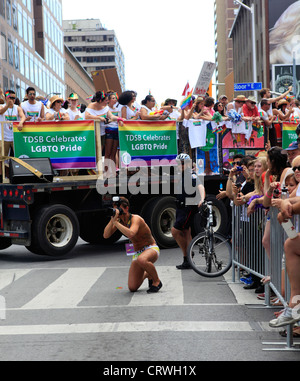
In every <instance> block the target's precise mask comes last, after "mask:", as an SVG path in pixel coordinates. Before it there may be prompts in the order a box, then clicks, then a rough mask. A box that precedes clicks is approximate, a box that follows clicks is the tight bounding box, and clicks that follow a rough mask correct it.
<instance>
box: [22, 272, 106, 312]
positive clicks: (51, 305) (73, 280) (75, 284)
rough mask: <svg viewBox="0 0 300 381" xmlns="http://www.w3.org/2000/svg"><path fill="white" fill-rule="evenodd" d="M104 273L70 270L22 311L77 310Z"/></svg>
mask: <svg viewBox="0 0 300 381" xmlns="http://www.w3.org/2000/svg"><path fill="white" fill-rule="evenodd" d="M104 271H105V268H75V269H69V270H67V271H66V272H65V273H64V274H63V275H61V276H60V277H59V278H58V279H57V280H56V281H54V282H53V283H51V284H50V285H49V286H48V287H47V288H46V289H44V290H43V291H42V292H41V293H39V294H38V295H37V296H36V297H35V298H33V299H31V300H30V301H29V302H28V303H26V304H25V305H24V306H22V308H21V309H32V310H35V309H56V308H75V307H76V306H77V305H78V304H79V303H80V302H81V300H82V299H83V298H84V296H85V294H86V293H87V292H88V290H89V289H90V288H91V287H92V286H93V284H94V283H95V282H96V281H97V280H98V278H99V277H100V276H101V275H102V274H103V273H104Z"/></svg>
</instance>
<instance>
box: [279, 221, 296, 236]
mask: <svg viewBox="0 0 300 381" xmlns="http://www.w3.org/2000/svg"><path fill="white" fill-rule="evenodd" d="M282 227H283V229H284V231H285V232H286V234H287V236H288V238H290V239H296V238H297V237H298V233H297V231H296V229H295V226H294V225H293V223H292V221H291V220H288V222H283V223H282Z"/></svg>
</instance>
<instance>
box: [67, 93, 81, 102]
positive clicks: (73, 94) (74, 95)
mask: <svg viewBox="0 0 300 381" xmlns="http://www.w3.org/2000/svg"><path fill="white" fill-rule="evenodd" d="M68 99H71V100H76V101H78V99H79V98H78V95H77V94H76V93H71V94H70V95H69V98H68Z"/></svg>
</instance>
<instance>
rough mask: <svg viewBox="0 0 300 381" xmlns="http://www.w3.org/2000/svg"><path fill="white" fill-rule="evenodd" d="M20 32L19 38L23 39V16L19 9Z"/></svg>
mask: <svg viewBox="0 0 300 381" xmlns="http://www.w3.org/2000/svg"><path fill="white" fill-rule="evenodd" d="M18 30H19V36H20V37H22V38H23V15H22V10H20V9H18Z"/></svg>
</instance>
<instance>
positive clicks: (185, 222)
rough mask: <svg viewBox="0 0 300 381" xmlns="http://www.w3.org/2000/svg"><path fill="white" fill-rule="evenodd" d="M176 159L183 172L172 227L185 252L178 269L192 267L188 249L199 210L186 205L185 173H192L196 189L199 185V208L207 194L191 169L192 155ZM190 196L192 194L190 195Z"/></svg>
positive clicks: (175, 237)
mask: <svg viewBox="0 0 300 381" xmlns="http://www.w3.org/2000/svg"><path fill="white" fill-rule="evenodd" d="M176 161H177V163H178V167H179V168H178V169H179V171H180V172H181V181H180V182H179V186H180V187H181V189H178V195H177V210H176V222H175V224H174V227H173V228H172V235H173V237H174V239H175V240H176V242H177V243H178V246H179V247H180V248H181V250H182V252H183V263H182V264H181V265H178V266H176V267H177V269H178V270H186V269H190V268H191V266H190V264H189V262H188V259H187V249H188V247H189V244H190V242H191V241H192V234H191V225H192V222H193V220H194V215H195V213H196V212H197V208H195V206H194V205H186V199H187V197H188V194H187V193H186V190H185V181H184V176H185V173H186V174H189V175H191V177H192V186H193V188H194V189H195V188H196V187H197V191H198V192H199V193H200V196H201V200H200V202H199V203H198V208H200V207H201V205H202V203H203V201H204V199H205V197H206V195H205V188H204V186H203V185H202V184H199V183H198V182H197V179H198V177H197V175H196V174H195V173H193V172H192V171H191V163H192V161H191V158H190V156H189V155H187V154H180V155H178V156H177V158H176ZM189 197H192V196H190V195H189Z"/></svg>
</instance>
